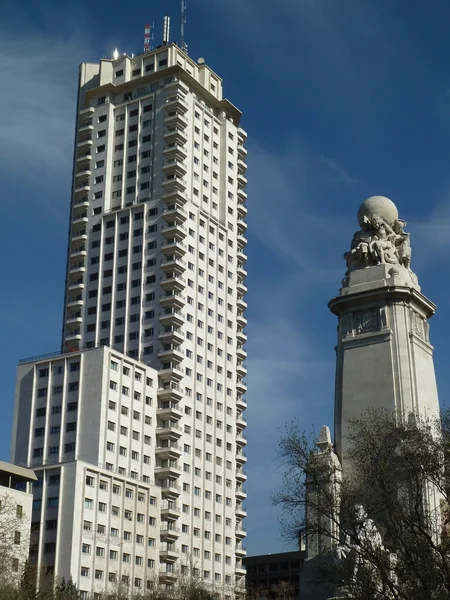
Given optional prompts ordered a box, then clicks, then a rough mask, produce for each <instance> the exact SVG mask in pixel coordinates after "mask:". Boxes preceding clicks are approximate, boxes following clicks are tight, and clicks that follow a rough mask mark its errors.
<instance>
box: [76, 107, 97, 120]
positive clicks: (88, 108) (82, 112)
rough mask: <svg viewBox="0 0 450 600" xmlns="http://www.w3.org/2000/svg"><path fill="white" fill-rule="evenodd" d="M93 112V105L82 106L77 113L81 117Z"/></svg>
mask: <svg viewBox="0 0 450 600" xmlns="http://www.w3.org/2000/svg"><path fill="white" fill-rule="evenodd" d="M94 112H95V108H94V107H93V106H88V107H87V108H83V110H80V112H79V113H78V114H79V116H80V117H82V116H85V115H91V114H92V113H94Z"/></svg>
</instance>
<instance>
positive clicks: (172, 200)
mask: <svg viewBox="0 0 450 600" xmlns="http://www.w3.org/2000/svg"><path fill="white" fill-rule="evenodd" d="M170 181H173V180H171V179H169V180H167V182H170ZM163 200H164V201H165V202H166V203H167V204H168V205H170V204H181V205H184V204H186V202H187V201H188V197H187V196H186V194H185V189H181V188H179V187H177V186H172V187H167V189H164V191H163Z"/></svg>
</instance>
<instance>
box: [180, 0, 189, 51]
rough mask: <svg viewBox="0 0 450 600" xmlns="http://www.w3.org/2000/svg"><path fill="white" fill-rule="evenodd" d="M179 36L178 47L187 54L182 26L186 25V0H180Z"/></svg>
mask: <svg viewBox="0 0 450 600" xmlns="http://www.w3.org/2000/svg"><path fill="white" fill-rule="evenodd" d="M180 23H181V36H180V47H181V49H182V50H183V52H186V54H187V50H188V47H187V44H186V42H185V41H184V26H185V25H186V0H181V20H180Z"/></svg>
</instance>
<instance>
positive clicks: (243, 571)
mask: <svg viewBox="0 0 450 600" xmlns="http://www.w3.org/2000/svg"><path fill="white" fill-rule="evenodd" d="M234 572H235V573H236V575H245V574H246V573H247V571H246V569H245V567H243V566H240V567H235V569H234Z"/></svg>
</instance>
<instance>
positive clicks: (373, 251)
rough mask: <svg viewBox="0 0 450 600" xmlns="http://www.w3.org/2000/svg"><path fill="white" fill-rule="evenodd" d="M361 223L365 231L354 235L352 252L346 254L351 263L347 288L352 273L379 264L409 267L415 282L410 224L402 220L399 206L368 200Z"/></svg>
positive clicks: (361, 211)
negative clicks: (407, 229)
mask: <svg viewBox="0 0 450 600" xmlns="http://www.w3.org/2000/svg"><path fill="white" fill-rule="evenodd" d="M358 220H359V224H360V226H361V229H360V231H357V232H356V233H355V235H354V236H353V240H352V243H351V247H350V251H349V252H346V253H345V254H344V258H345V260H346V263H347V274H346V278H345V279H344V282H343V283H344V286H345V285H347V284H348V277H349V274H350V273H351V272H352V271H355V270H357V269H366V268H368V267H373V266H376V265H379V264H389V265H401V266H403V267H405V268H406V269H407V270H408V271H409V273H410V275H411V278H412V279H413V282H414V274H413V273H412V272H411V270H410V265H411V244H410V238H409V233H406V232H405V230H404V229H405V227H406V221H403V220H402V219H399V218H398V211H397V208H396V207H395V204H394V203H393V202H392V201H391V200H389V198H384V197H383V196H373V197H372V198H368V199H367V200H365V201H364V202H363V203H362V205H361V208H360V209H359V213H358ZM393 268H394V267H393ZM399 268H401V267H399Z"/></svg>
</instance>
